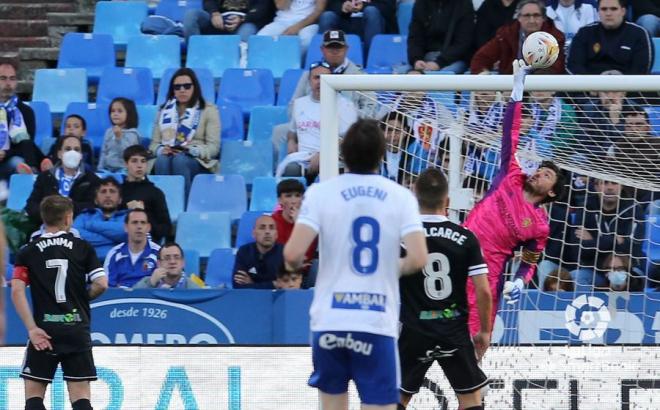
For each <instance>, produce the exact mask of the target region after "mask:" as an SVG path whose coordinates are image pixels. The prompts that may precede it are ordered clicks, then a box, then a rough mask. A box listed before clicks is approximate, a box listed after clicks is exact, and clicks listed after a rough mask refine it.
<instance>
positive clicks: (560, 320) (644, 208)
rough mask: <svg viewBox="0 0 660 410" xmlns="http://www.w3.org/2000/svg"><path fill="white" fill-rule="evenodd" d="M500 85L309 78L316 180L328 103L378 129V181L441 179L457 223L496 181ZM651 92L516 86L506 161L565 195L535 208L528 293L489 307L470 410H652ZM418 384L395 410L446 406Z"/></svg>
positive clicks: (616, 83)
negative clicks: (314, 105)
mask: <svg viewBox="0 0 660 410" xmlns="http://www.w3.org/2000/svg"><path fill="white" fill-rule="evenodd" d="M512 82H513V79H512V77H510V76H451V75H433V76H432V75H425V76H420V75H416V76H413V75H399V76H396V75H394V76H345V75H342V76H324V77H323V80H322V96H321V97H322V101H321V103H322V107H323V109H322V116H323V117H322V119H321V124H322V133H323V134H322V148H321V152H322V155H321V178H322V179H323V178H326V177H328V176H332V175H335V174H336V172H337V167H338V162H337V144H338V142H337V138H336V137H334V138H332V135H335V136H336V135H337V132H336V124H333V121H332V119H333V118H336V115H335V112H334V111H333V109H332V106H333V105H334V98H336V96H337V94H338V93H339V92H341V93H342V95H344V96H346V97H348V98H350V99H352V100H353V102H354V103H355V105H356V107H357V108H358V109H359V111H360V114H361V115H362V116H364V117H370V118H375V119H378V120H379V121H380V123H381V126H382V128H383V131H384V133H385V135H386V139H387V142H388V152H387V154H386V158H385V164H384V166H383V169H382V173H383V174H384V175H386V176H388V177H390V178H392V179H394V180H396V181H397V182H399V183H400V184H403V185H406V186H408V185H410V184H411V183H412V182H414V180H415V177H416V176H417V175H418V174H419V173H420V172H421V171H422V170H424V169H426V168H428V167H436V168H442V169H443V170H444V171H445V172H446V173H447V175H448V177H449V181H450V208H451V209H450V217H451V218H452V219H454V220H455V221H460V222H462V221H463V220H464V219H465V216H466V215H467V213H468V212H469V211H470V209H471V208H472V206H473V205H474V203H476V202H477V201H478V200H479V199H481V198H482V197H483V195H484V194H485V193H486V192H487V191H488V189H489V188H490V186H491V183H492V181H493V178H494V176H495V175H496V174H497V173H498V171H499V168H500V164H499V162H500V147H501V138H502V121H503V117H504V112H505V109H506V104H507V102H508V100H509V94H510V89H511V86H512ZM594 90H600V91H594ZM659 90H660V85H659V83H658V79H657V78H655V77H653V76H625V77H623V76H582V77H579V76H574V77H569V76H544V75H536V76H535V75H530V76H528V78H527V81H526V94H525V99H524V101H523V110H522V119H521V125H520V141H519V146H518V151H517V159H518V161H519V163H520V165H521V168H522V169H523V171H524V172H525V173H528V174H529V173H533V172H534V171H535V170H536V169H537V168H538V166H539V165H540V163H541V161H545V160H551V161H553V162H554V163H555V164H557V165H558V166H559V167H560V168H561V169H562V170H563V172H564V174H565V175H566V177H567V185H566V190H565V193H564V195H562V197H561V198H560V199H559V200H557V201H555V202H553V203H552V204H549V205H544V206H545V207H546V209H547V212H548V214H549V217H550V231H551V232H550V237H549V240H548V244H547V246H546V250H545V253H544V255H543V256H542V259H541V261H540V262H539V263H538V266H537V273H536V274H535V276H534V278H533V281H532V283H530V284H529V285H528V289H527V290H526V292H525V294H524V296H523V298H522V300H521V302H520V303H519V304H518V305H516V306H515V307H513V308H512V307H510V306H509V305H500V306H499V307H498V312H499V313H498V316H497V320H496V324H495V329H494V333H493V347H492V348H491V349H490V350H489V351H488V352H487V354H486V357H485V359H484V362H483V367H484V370H485V372H486V373H487V374H488V376H489V377H490V378H491V380H492V381H493V383H492V384H491V390H490V392H489V393H488V395H487V396H486V398H485V403H486V408H489V409H511V408H513V409H523V408H525V409H578V408H579V409H581V410H583V409H599V410H602V409H615V408H616V409H618V408H621V409H655V408H660V399H659V397H660V395H658V394H657V389H660V376H658V375H660V360H659V359H658V353H660V347H658V343H660V294H659V293H657V291H658V289H660V221H659V220H658V215H659V214H660V98H659V94H658V91H659ZM519 254H520V252H519V250H517V251H516V252H515V253H514V255H513V257H512V258H511V260H510V262H509V263H508V264H507V267H506V270H505V275H512V273H513V272H515V271H516V269H517V266H518V263H517V261H518V259H519ZM425 383H426V384H425V387H426V388H425V389H423V391H422V392H421V393H420V394H419V395H417V396H416V397H415V398H414V399H413V401H412V403H411V406H410V408H414V409H437V408H442V409H445V408H456V406H457V402H456V400H455V395H454V393H453V391H452V390H451V388H450V386H449V384H448V383H447V382H446V380H445V378H444V377H443V375H442V371H441V369H439V368H438V367H437V366H434V367H433V368H432V371H431V372H430V373H429V375H428V377H427V380H426V382H425Z"/></svg>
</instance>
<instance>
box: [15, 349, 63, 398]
mask: <svg viewBox="0 0 660 410" xmlns="http://www.w3.org/2000/svg"><path fill="white" fill-rule="evenodd" d="M58 364H59V359H58V358H57V356H56V355H54V354H52V353H50V352H46V351H43V350H41V351H39V350H36V349H35V348H34V346H32V343H28V347H27V349H26V351H25V356H24V358H23V365H22V367H21V373H20V376H21V378H23V379H24V380H25V410H46V407H45V406H44V396H45V395H46V387H48V383H50V382H52V381H53V377H55V371H56V370H57V365H58Z"/></svg>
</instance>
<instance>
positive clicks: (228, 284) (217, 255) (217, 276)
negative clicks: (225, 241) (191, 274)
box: [204, 248, 236, 289]
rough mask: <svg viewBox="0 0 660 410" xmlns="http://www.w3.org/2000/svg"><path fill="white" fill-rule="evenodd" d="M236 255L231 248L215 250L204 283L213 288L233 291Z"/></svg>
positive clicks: (207, 267)
mask: <svg viewBox="0 0 660 410" xmlns="http://www.w3.org/2000/svg"><path fill="white" fill-rule="evenodd" d="M235 260H236V255H235V254H234V250H233V249H231V248H222V249H214V250H213V252H211V256H210V257H209V261H208V264H207V265H206V276H205V277H204V282H205V283H206V285H207V286H209V287H212V288H218V287H219V288H225V289H232V288H233V287H234V286H233V282H234V281H233V275H232V273H233V270H234V261H235Z"/></svg>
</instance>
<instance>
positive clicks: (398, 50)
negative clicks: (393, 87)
mask: <svg viewBox="0 0 660 410" xmlns="http://www.w3.org/2000/svg"><path fill="white" fill-rule="evenodd" d="M404 64H408V54H407V45H406V36H399V35H395V34H377V35H375V36H374V38H373V39H372V40H371V47H369V57H368V58H367V68H368V69H371V70H377V71H379V72H382V73H391V72H392V71H393V67H394V66H401V65H404Z"/></svg>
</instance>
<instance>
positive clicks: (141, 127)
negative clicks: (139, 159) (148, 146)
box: [137, 105, 158, 145]
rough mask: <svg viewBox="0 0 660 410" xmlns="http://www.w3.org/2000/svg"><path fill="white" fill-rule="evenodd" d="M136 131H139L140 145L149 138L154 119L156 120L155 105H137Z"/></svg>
mask: <svg viewBox="0 0 660 410" xmlns="http://www.w3.org/2000/svg"><path fill="white" fill-rule="evenodd" d="M137 113H138V131H140V137H141V142H142V145H144V143H145V140H146V141H150V140H151V133H152V132H153V129H154V121H156V115H157V114H158V106H157V105H138V106H137Z"/></svg>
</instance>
